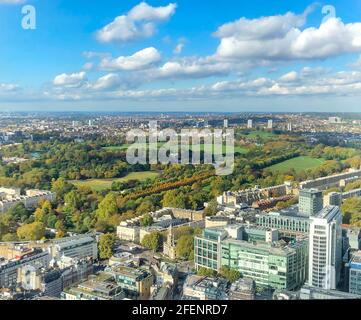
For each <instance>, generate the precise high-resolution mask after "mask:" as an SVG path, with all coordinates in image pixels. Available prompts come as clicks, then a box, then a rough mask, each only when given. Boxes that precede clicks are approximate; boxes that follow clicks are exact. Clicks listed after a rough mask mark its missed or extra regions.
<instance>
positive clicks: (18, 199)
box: [0, 188, 55, 213]
mask: <svg viewBox="0 0 361 320" xmlns="http://www.w3.org/2000/svg"><path fill="white" fill-rule="evenodd" d="M14 191H15V192H14ZM0 193H2V197H1V198H2V200H1V201H0V213H3V212H6V211H8V210H9V209H10V208H12V207H13V206H15V205H17V204H19V203H23V204H24V206H25V207H26V208H34V207H36V206H37V205H38V203H39V201H40V200H49V201H53V199H54V196H55V194H54V193H52V192H50V191H42V190H27V191H26V195H20V194H19V193H18V191H17V189H6V188H2V191H1V190H0ZM4 193H6V196H5V198H4Z"/></svg>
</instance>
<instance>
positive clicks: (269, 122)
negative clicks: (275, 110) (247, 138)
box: [267, 120, 273, 130]
mask: <svg viewBox="0 0 361 320" xmlns="http://www.w3.org/2000/svg"><path fill="white" fill-rule="evenodd" d="M267 129H269V130H272V129H273V120H268V122H267Z"/></svg>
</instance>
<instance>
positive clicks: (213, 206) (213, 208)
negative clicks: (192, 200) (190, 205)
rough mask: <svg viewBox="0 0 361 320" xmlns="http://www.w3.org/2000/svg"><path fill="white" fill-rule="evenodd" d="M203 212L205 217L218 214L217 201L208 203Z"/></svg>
mask: <svg viewBox="0 0 361 320" xmlns="http://www.w3.org/2000/svg"><path fill="white" fill-rule="evenodd" d="M204 212H205V214H206V215H207V216H215V215H216V214H217V212H218V202H217V199H213V200H211V201H209V203H208V206H207V208H205V209H204Z"/></svg>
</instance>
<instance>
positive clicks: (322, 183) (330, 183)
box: [300, 169, 361, 190]
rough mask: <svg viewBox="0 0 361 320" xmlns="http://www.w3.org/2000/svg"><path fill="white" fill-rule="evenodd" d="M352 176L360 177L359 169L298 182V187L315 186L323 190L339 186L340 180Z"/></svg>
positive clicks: (310, 187)
mask: <svg viewBox="0 0 361 320" xmlns="http://www.w3.org/2000/svg"><path fill="white" fill-rule="evenodd" d="M353 177H358V178H361V170H354V169H350V170H349V171H347V172H344V173H340V174H336V175H332V176H327V177H322V178H318V179H314V180H308V181H304V182H301V183H300V189H312V188H317V189H319V190H325V189H327V188H330V187H334V186H339V185H340V181H341V180H344V179H348V178H353Z"/></svg>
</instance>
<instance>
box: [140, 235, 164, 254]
mask: <svg viewBox="0 0 361 320" xmlns="http://www.w3.org/2000/svg"><path fill="white" fill-rule="evenodd" d="M141 244H142V246H143V247H145V248H148V249H150V250H153V251H154V252H155V251H157V250H159V248H160V246H161V245H162V235H161V234H160V233H159V232H152V233H150V234H147V235H145V236H144V238H143V240H142V243H141Z"/></svg>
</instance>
